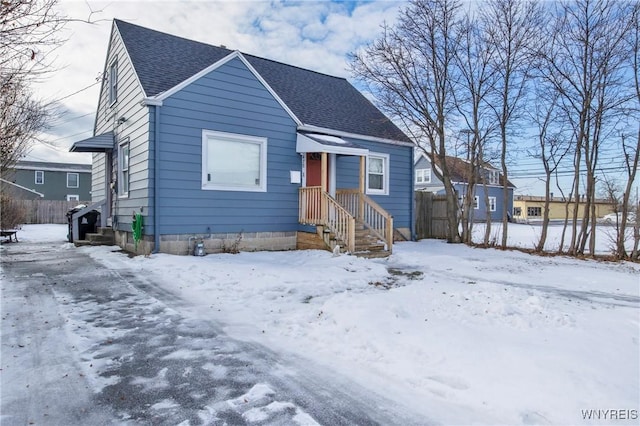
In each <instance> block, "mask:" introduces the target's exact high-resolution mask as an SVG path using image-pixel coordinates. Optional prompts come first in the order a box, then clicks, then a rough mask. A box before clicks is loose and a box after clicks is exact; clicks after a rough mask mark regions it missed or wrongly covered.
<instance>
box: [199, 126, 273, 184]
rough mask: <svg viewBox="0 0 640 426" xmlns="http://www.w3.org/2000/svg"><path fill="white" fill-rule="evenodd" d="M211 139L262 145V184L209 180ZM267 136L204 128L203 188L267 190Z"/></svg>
mask: <svg viewBox="0 0 640 426" xmlns="http://www.w3.org/2000/svg"><path fill="white" fill-rule="evenodd" d="M209 139H224V140H226V141H230V142H242V143H254V144H256V145H260V178H259V179H260V185H256V186H243V185H221V184H215V183H211V182H209V180H208V179H207V158H209V144H208V143H207V142H208V141H209ZM267 145H268V144H267V138H265V137H259V136H249V135H241V134H238V133H226V132H217V131H214V130H206V129H203V130H202V189H203V190H207V191H241V192H267Z"/></svg>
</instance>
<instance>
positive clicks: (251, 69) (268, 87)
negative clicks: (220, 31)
mask: <svg viewBox="0 0 640 426" xmlns="http://www.w3.org/2000/svg"><path fill="white" fill-rule="evenodd" d="M234 53H237V57H238V58H240V60H241V61H242V63H243V64H245V66H246V67H247V68H249V71H251V73H252V74H253V75H254V76H255V77H256V78H257V79H258V81H259V82H260V83H261V84H262V85H263V86H264V88H265V89H267V91H268V92H269V93H271V96H273V97H274V98H275V100H276V101H277V102H278V103H279V104H280V106H281V107H282V108H283V109H284V110H285V111H286V112H287V114H289V117H291V119H292V120H293V121H295V123H296V125H297V126H302V121H300V119H299V118H298V117H296V115H295V114H294V113H293V111H291V109H289V107H288V106H287V104H285V103H284V101H283V100H282V99H281V98H280V96H278V94H277V93H276V91H275V90H273V89H272V88H271V86H269V84H268V83H267V82H266V81H265V79H264V78H262V76H261V75H260V74H259V73H258V71H256V69H255V68H254V67H253V65H251V64H250V63H249V61H247V58H245V57H244V55H243V54H242V53H241V52H240V51H238V50H236V51H235V52H234Z"/></svg>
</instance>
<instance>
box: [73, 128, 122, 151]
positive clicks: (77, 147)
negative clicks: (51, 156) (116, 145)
mask: <svg viewBox="0 0 640 426" xmlns="http://www.w3.org/2000/svg"><path fill="white" fill-rule="evenodd" d="M113 141H114V136H113V132H105V133H102V134H100V135H96V136H92V137H90V138H87V139H83V140H81V141H78V142H76V143H74V144H73V145H72V146H71V149H69V151H70V152H107V151H109V150H112V149H113Z"/></svg>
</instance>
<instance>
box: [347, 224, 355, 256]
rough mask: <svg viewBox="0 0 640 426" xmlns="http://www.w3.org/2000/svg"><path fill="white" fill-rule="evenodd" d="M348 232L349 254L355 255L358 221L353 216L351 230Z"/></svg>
mask: <svg viewBox="0 0 640 426" xmlns="http://www.w3.org/2000/svg"><path fill="white" fill-rule="evenodd" d="M347 232H348V233H349V242H348V243H347V246H348V247H347V248H348V250H349V252H351V253H353V252H355V251H356V219H355V218H354V217H353V216H349V229H348V230H347Z"/></svg>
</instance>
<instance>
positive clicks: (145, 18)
mask: <svg viewBox="0 0 640 426" xmlns="http://www.w3.org/2000/svg"><path fill="white" fill-rule="evenodd" d="M404 4H405V3H403V2H401V1H399V0H386V1H382V0H374V1H348V2H346V1H329V0H315V1H306V0H304V1H286V0H271V1H268V0H260V1H258V0H245V1H238V0H226V1H214V0H200V1H175V0H172V1H162V0H160V1H158V0H138V1H120V0H112V1H110V2H103V1H94V0H59V8H60V12H61V13H62V14H64V15H66V16H68V17H70V18H75V19H78V20H79V21H82V20H85V21H86V20H90V21H91V22H93V23H92V24H88V23H83V22H71V23H69V24H68V25H67V27H66V28H65V31H64V33H63V34H61V37H63V38H66V39H67V42H66V43H65V44H64V45H63V46H62V47H61V48H60V49H58V50H57V51H56V52H55V62H54V65H55V72H53V73H52V74H51V75H50V78H49V79H47V80H46V81H45V82H43V83H41V84H40V85H39V86H37V88H36V93H37V95H38V96H39V97H41V98H43V99H45V100H60V101H59V104H60V111H61V115H60V117H58V118H57V119H56V120H55V121H54V122H53V123H52V126H51V128H50V129H48V131H47V134H45V135H44V137H43V138H44V139H46V140H48V141H50V143H49V144H46V145H45V144H38V145H37V146H36V147H34V149H33V150H32V151H31V153H30V154H29V156H28V159H30V160H36V161H66V162H84V163H90V162H91V157H90V154H75V153H74V154H72V153H69V152H68V150H69V147H70V146H71V145H72V144H73V143H74V142H76V141H78V140H81V139H84V138H86V137H90V136H92V130H93V121H94V117H95V110H96V105H97V100H98V91H99V85H98V79H99V77H100V75H101V73H102V71H103V67H104V61H105V56H106V52H107V47H108V42H109V32H110V29H111V25H112V19H113V18H118V19H122V20H124V21H128V22H131V23H134V24H137V25H142V26H145V27H148V28H151V29H154V30H158V31H163V32H167V33H170V34H174V35H177V36H181V37H185V38H189V39H193V40H198V41H201V42H204V43H209V44H214V45H225V46H226V47H227V48H229V49H234V50H236V49H237V50H240V51H242V52H245V53H250V54H254V55H258V56H262V57H265V58H269V59H274V60H277V61H282V62H285V63H288V64H292V65H296V66H300V67H303V68H308V69H312V70H316V71H319V72H324V73H327V74H331V75H336V76H341V77H346V78H349V77H350V75H349V72H348V71H347V55H348V54H349V53H351V52H353V51H355V50H357V49H358V48H359V47H360V46H362V45H364V44H366V43H368V42H371V41H373V40H374V39H376V38H377V37H379V35H380V31H381V28H380V26H381V24H382V23H384V22H387V23H389V24H393V23H394V22H395V20H396V16H397V14H398V10H399V9H400V8H401V7H403V5H404ZM525 157H526V155H525ZM520 160H522V161H521V162H520V163H519V167H520V169H522V170H524V171H529V172H530V171H531V170H537V172H533V174H536V173H540V166H539V164H538V163H537V161H536V160H534V159H533V158H521V159H520ZM529 174H530V175H531V173H529ZM568 179H569V178H568V177H564V178H563V180H567V182H565V183H566V184H567V185H568V184H570V182H569V181H568ZM512 181H513V182H514V183H515V184H516V186H517V187H518V188H517V191H516V192H517V193H525V194H527V193H528V194H542V193H543V185H542V182H541V181H540V179H538V178H536V177H531V176H527V177H522V178H514V179H512ZM563 186H566V185H564V184H563Z"/></svg>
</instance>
